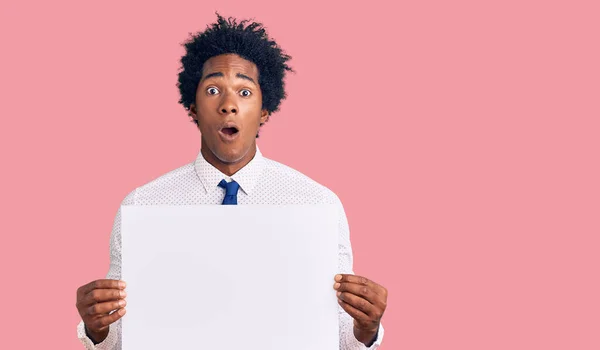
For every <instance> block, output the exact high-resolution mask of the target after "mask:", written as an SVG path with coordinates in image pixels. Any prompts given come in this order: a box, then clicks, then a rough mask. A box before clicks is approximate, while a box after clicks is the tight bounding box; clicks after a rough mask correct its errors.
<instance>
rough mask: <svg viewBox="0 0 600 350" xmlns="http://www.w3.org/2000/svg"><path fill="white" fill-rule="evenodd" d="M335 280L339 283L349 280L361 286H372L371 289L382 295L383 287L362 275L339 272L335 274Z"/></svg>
mask: <svg viewBox="0 0 600 350" xmlns="http://www.w3.org/2000/svg"><path fill="white" fill-rule="evenodd" d="M335 281H336V282H338V283H342V282H348V283H354V284H358V285H361V286H366V287H369V288H371V290H372V291H373V292H374V293H375V294H378V295H381V289H382V288H383V287H381V286H380V285H379V284H377V283H375V282H373V281H371V280H370V279H368V278H366V277H362V276H356V275H350V274H338V275H336V276H335Z"/></svg>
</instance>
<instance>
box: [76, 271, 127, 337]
mask: <svg viewBox="0 0 600 350" xmlns="http://www.w3.org/2000/svg"><path fill="white" fill-rule="evenodd" d="M126 296H127V293H126V292H125V282H123V281H118V280H96V281H93V282H90V283H88V284H86V285H83V286H81V287H79V289H77V304H76V306H77V311H79V315H80V316H81V319H82V320H83V323H85V327H86V329H87V332H88V334H89V335H90V336H91V337H92V338H93V339H92V340H94V341H95V342H98V343H99V342H102V341H103V340H104V339H106V337H107V336H108V331H109V326H110V325H111V324H112V323H114V322H116V321H117V320H119V319H120V318H121V317H123V315H125V305H126V304H127V302H126V301H125V297H126ZM115 310H116V312H113V313H111V312H112V311H115Z"/></svg>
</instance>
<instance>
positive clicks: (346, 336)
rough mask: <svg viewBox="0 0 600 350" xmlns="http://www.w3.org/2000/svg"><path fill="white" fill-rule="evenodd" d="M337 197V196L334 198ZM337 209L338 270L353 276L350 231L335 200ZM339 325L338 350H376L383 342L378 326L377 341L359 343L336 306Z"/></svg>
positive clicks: (348, 318)
mask: <svg viewBox="0 0 600 350" xmlns="http://www.w3.org/2000/svg"><path fill="white" fill-rule="evenodd" d="M336 197H337V196H336ZM336 203H337V206H338V208H339V234H340V236H339V241H338V269H339V272H340V273H342V274H354V272H353V271H352V245H351V244H350V229H349V227H348V219H347V217H346V213H345V211H344V207H343V205H342V203H341V201H340V200H339V198H336ZM338 315H339V325H340V350H365V349H369V350H371V349H377V348H378V347H379V345H381V341H382V340H383V332H384V330H383V326H382V325H381V324H380V325H379V331H378V332H377V339H376V340H375V342H374V343H373V344H372V345H371V346H370V347H366V346H365V344H363V343H361V342H359V341H358V340H357V339H356V337H355V336H354V320H353V319H352V317H351V316H350V315H349V314H348V313H347V312H346V311H345V310H344V309H343V308H342V307H341V306H339V305H338Z"/></svg>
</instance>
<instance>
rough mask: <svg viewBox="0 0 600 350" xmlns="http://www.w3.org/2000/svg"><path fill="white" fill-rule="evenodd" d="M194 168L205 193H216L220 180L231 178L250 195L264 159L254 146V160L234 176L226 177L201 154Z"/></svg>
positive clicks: (259, 174) (260, 172) (262, 166)
mask: <svg viewBox="0 0 600 350" xmlns="http://www.w3.org/2000/svg"><path fill="white" fill-rule="evenodd" d="M194 168H195V170H196V174H197V175H198V178H199V179H200V182H201V183H202V186H203V187H204V190H205V191H206V193H210V192H212V191H216V190H217V189H219V187H218V185H219V182H221V180H223V179H227V178H231V179H233V180H234V181H235V182H237V183H238V184H239V185H240V188H241V189H242V191H244V193H246V194H250V192H252V190H253V189H254V187H256V183H257V182H258V179H259V178H260V176H261V174H262V170H263V168H264V157H263V156H262V153H261V152H260V150H259V149H258V146H256V154H255V155H254V158H252V160H250V162H249V163H248V164H246V165H245V166H244V167H243V168H241V169H240V170H238V171H237V172H236V173H235V174H233V175H232V176H227V175H225V174H223V173H222V172H221V171H219V170H218V169H217V168H215V167H214V166H212V164H210V163H209V162H207V161H206V159H204V156H203V155H202V152H200V153H199V154H198V157H196V161H195V162H194Z"/></svg>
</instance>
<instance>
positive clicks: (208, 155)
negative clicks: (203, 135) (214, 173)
mask: <svg viewBox="0 0 600 350" xmlns="http://www.w3.org/2000/svg"><path fill="white" fill-rule="evenodd" d="M200 153H202V156H203V157H204V159H206V161H207V162H208V163H209V164H210V165H212V166H214V167H215V168H217V169H218V170H219V171H220V172H222V173H223V174H225V175H227V176H232V175H233V174H235V173H237V172H238V170H240V169H241V168H243V167H245V166H246V164H248V163H250V161H251V160H252V159H253V158H254V155H255V154H256V143H254V145H253V146H252V148H250V150H249V151H248V153H246V154H245V155H244V156H243V157H242V158H241V159H239V160H237V161H234V162H225V161H222V160H221V159H219V158H218V157H217V156H215V154H214V153H213V152H212V151H211V150H210V148H208V146H207V145H206V144H205V143H204V140H202V145H201V148H200Z"/></svg>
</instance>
